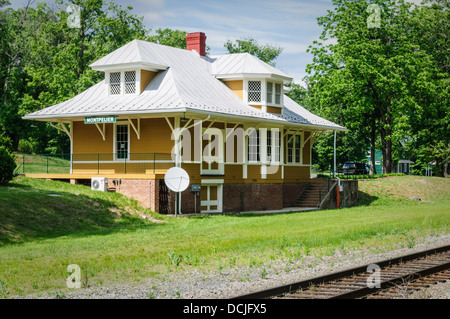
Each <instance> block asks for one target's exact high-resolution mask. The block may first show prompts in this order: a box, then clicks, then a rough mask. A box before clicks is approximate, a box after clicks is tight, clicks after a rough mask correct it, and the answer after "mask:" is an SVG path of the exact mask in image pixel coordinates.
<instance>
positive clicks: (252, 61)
mask: <svg viewBox="0 0 450 319" xmlns="http://www.w3.org/2000/svg"><path fill="white" fill-rule="evenodd" d="M258 61H259V60H258V59H257V58H255V57H253V56H251V55H249V54H230V55H224V56H219V57H201V56H200V55H199V54H198V53H197V52H195V51H187V50H183V49H178V48H173V47H169V46H164V45H159V44H155V43H152V42H146V41H140V40H134V41H132V42H130V43H128V44H126V45H125V46H123V47H121V48H119V49H118V50H116V51H114V52H112V53H110V54H108V55H106V56H105V57H103V58H102V59H100V60H98V61H96V62H94V63H93V64H91V67H92V68H94V69H97V70H102V69H103V70H106V69H107V68H111V67H113V68H116V67H120V66H121V67H124V66H129V65H141V66H144V65H146V66H148V67H149V68H154V69H159V70H161V71H159V72H158V73H157V74H156V75H155V77H154V78H153V79H152V81H151V82H150V83H149V84H148V85H147V87H146V88H145V89H144V91H143V92H142V93H141V94H139V95H121V96H119V95H113V96H108V94H107V92H108V90H107V88H106V83H105V81H104V80H103V81H101V82H100V83H97V84H96V85H94V86H92V87H91V88H89V89H87V90H86V91H84V92H82V93H81V94H79V95H77V96H75V97H74V98H72V99H69V100H67V101H65V102H62V103H59V104H56V105H53V106H50V107H47V108H44V109H42V110H39V111H37V112H34V113H31V114H28V115H26V116H24V119H35V120H39V119H41V120H51V119H63V118H68V117H71V118H72V117H85V116H98V115H133V114H145V113H168V112H189V111H191V112H199V113H216V114H217V115H224V116H231V117H245V118H252V119H260V120H269V121H276V122H282V123H284V124H287V123H295V124H303V125H308V126H314V127H317V128H318V129H331V130H345V128H343V127H341V126H339V125H337V124H335V123H332V122H330V121H327V120H325V119H323V118H321V117H319V116H316V115H314V114H312V113H311V112H309V111H307V110H306V109H305V108H303V107H301V106H300V105H298V104H297V103H295V102H294V101H293V100H292V99H290V98H289V97H287V96H284V112H283V115H278V114H271V113H265V112H262V111H259V110H257V109H255V108H253V107H251V106H249V105H247V104H246V103H244V102H243V101H242V100H241V99H240V98H239V97H238V96H237V95H236V94H235V93H233V92H232V91H231V90H230V89H229V88H228V87H227V86H226V85H225V84H224V83H222V82H221V81H220V80H219V79H217V78H216V76H217V75H221V74H232V72H237V73H238V74H242V73H247V71H248V72H251V73H252V74H257V73H260V74H266V75H267V74H274V75H275V76H280V77H286V78H288V77H287V76H286V75H285V74H284V73H283V72H281V71H279V70H277V69H275V68H273V67H271V66H270V65H268V64H266V63H264V62H261V61H260V62H261V63H259V62H258ZM225 72H226V73H225ZM230 72H231V73H230ZM271 72H272V73H271Z"/></svg>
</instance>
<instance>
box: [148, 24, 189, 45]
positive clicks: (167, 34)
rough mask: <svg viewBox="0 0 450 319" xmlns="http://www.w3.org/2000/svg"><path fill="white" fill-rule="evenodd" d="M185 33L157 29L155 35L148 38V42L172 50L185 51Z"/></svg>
mask: <svg viewBox="0 0 450 319" xmlns="http://www.w3.org/2000/svg"><path fill="white" fill-rule="evenodd" d="M186 34H187V32H186V31H181V30H172V29H168V28H166V29H161V28H159V29H157V30H156V35H151V36H149V37H148V41H150V42H155V43H158V44H162V45H167V46H171V47H174V48H180V49H186Z"/></svg>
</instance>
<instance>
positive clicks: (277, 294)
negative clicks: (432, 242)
mask: <svg viewBox="0 0 450 319" xmlns="http://www.w3.org/2000/svg"><path fill="white" fill-rule="evenodd" d="M447 280H450V245H448V246H443V247H439V248H434V249H430V250H426V251H422V252H419V253H414V254H410V255H406V256H401V257H397V258H393V259H388V260H382V261H379V262H377V263H373V264H370V265H365V266H360V267H356V268H352V269H347V270H344V271H340V272H336V273H332V274H328V275H325V276H320V277H316V278H312V279H307V280H302V281H298V282H294V283H290V284H286V285H282V286H278V287H273V288H269V289H264V290H261V291H256V292H253V293H249V294H245V295H241V296H237V297H234V298H233V299H264V298H271V299H323V298H325V299H357V298H368V299H369V298H406V296H407V295H408V294H409V293H411V292H413V291H415V290H419V289H423V288H425V287H428V286H430V285H432V284H435V283H437V282H445V281H447Z"/></svg>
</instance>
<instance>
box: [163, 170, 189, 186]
mask: <svg viewBox="0 0 450 319" xmlns="http://www.w3.org/2000/svg"><path fill="white" fill-rule="evenodd" d="M164 182H166V185H167V187H169V189H170V190H171V191H174V192H182V191H184V190H185V189H186V188H188V186H189V175H188V173H187V172H186V171H185V170H184V169H182V168H181V167H172V168H170V169H169V170H168V171H167V172H166V175H164Z"/></svg>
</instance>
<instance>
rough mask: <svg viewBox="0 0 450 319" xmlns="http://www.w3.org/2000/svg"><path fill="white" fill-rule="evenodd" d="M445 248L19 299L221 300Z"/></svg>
mask: <svg viewBox="0 0 450 319" xmlns="http://www.w3.org/2000/svg"><path fill="white" fill-rule="evenodd" d="M449 244H450V235H448V234H443V235H440V236H430V237H425V238H422V239H417V241H416V245H415V246H414V247H413V248H401V247H397V248H394V249H393V250H389V251H385V250H382V249H373V248H372V249H367V250H365V249H361V250H351V251H346V252H345V253H342V252H340V251H338V252H336V253H335V254H334V255H333V256H322V257H315V256H306V257H304V258H302V259H301V260H297V261H294V262H288V261H286V260H283V261H271V263H270V264H264V265H260V266H257V267H255V266H253V267H250V266H239V267H234V268H231V269H222V270H220V271H219V270H212V271H209V272H205V271H184V270H182V269H178V270H173V271H171V272H168V273H166V274H164V275H163V276H161V277H160V278H149V279H144V280H141V281H140V282H138V283H123V284H115V285H106V284H104V285H102V286H93V287H89V288H80V289H75V290H72V291H66V290H64V292H61V291H59V292H45V293H41V294H33V295H28V296H20V297H17V298H68V299H72V298H73V299H105V298H107V299H136V298H137V299H149V298H152V299H174V298H180V299H205V298H206V299H224V298H231V297H235V296H238V295H242V294H246V293H250V292H253V291H257V290H261V289H265V288H270V287H274V286H279V285H283V284H287V283H291V282H294V281H299V280H304V279H308V278H313V277H317V276H321V275H325V274H327V273H332V272H337V271H341V270H344V269H349V268H353V267H356V266H362V265H366V264H371V263H376V262H377V261H381V260H384V259H389V258H395V257H399V256H402V255H407V254H411V253H414V252H419V251H423V250H427V249H431V248H435V247H440V246H444V245H449ZM412 297H413V298H433V299H448V298H449V297H450V283H449V282H448V281H447V282H446V283H441V284H437V285H435V286H433V287H430V288H429V289H427V290H426V291H425V292H423V293H422V292H421V293H415V294H414V295H413V296H412Z"/></svg>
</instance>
